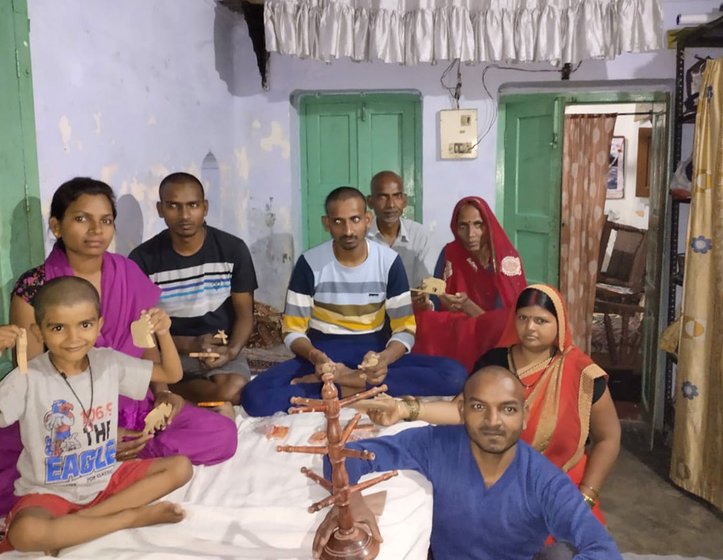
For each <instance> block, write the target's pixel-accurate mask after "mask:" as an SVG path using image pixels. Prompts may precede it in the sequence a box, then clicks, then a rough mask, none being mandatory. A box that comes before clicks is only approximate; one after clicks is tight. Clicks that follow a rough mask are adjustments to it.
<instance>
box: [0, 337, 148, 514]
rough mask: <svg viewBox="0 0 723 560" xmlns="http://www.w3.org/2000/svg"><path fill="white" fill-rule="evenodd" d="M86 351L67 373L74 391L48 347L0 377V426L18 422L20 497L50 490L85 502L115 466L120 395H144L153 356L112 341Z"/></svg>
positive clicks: (73, 500) (133, 396)
mask: <svg viewBox="0 0 723 560" xmlns="http://www.w3.org/2000/svg"><path fill="white" fill-rule="evenodd" d="M88 358H89V359H90V369H87V370H85V371H84V372H83V373H81V374H79V375H72V376H68V378H67V380H68V383H69V384H70V385H71V387H72V388H73V390H74V391H75V395H74V394H73V391H71V389H70V387H68V385H67V384H66V383H65V381H64V380H63V378H62V376H61V375H60V374H59V373H58V372H57V371H56V369H55V368H54V367H53V365H52V364H51V362H50V359H49V357H48V354H47V352H46V353H45V354H41V355H40V356H38V357H37V358H35V359H34V360H31V361H30V363H29V364H28V373H27V374H23V373H20V371H19V370H18V369H14V370H13V371H11V372H10V373H9V374H8V375H7V377H5V379H3V380H2V382H0V426H7V425H9V424H12V423H13V422H15V421H19V422H20V436H21V438H22V442H23V451H22V453H21V454H20V459H19V460H18V470H19V471H20V478H19V479H18V480H17V481H16V482H15V494H17V495H18V496H23V495H25V494H31V493H43V494H48V493H50V494H55V495H57V496H60V497H62V498H64V499H66V500H68V501H70V502H73V503H76V504H86V503H88V502H90V501H91V500H92V499H93V498H95V496H96V495H97V494H98V493H99V492H101V491H102V490H104V489H105V487H106V486H107V485H108V481H109V480H110V477H111V476H112V474H113V472H114V471H115V469H116V467H117V464H116V459H115V451H116V441H117V432H118V395H119V394H122V395H125V396H127V397H130V398H131V399H142V398H143V397H144V396H145V394H146V391H147V390H148V384H149V382H150V379H151V370H152V368H153V363H152V362H150V361H148V360H141V359H138V358H134V357H132V356H128V355H126V354H122V353H120V352H117V351H115V350H112V349H110V348H93V349H91V351H90V352H89V353H88ZM91 371H92V376H93V383H92V393H93V395H92V406H91V373H90V372H91ZM79 399H80V401H79ZM81 403H82V406H81ZM83 408H85V411H86V413H87V415H88V418H87V419H86V418H84V416H85V413H84V412H83ZM84 425H87V426H88V428H87V429H86V430H85V431H84V430H83V427H84Z"/></svg>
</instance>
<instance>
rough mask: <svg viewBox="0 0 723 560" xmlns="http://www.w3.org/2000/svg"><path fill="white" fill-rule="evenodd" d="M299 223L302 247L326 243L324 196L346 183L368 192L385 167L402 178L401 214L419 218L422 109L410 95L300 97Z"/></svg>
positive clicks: (415, 98)
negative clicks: (404, 194)
mask: <svg viewBox="0 0 723 560" xmlns="http://www.w3.org/2000/svg"><path fill="white" fill-rule="evenodd" d="M299 116H300V131H301V158H300V159H301V183H302V205H303V216H302V224H303V227H304V231H303V235H304V248H308V247H313V246H315V245H318V244H319V243H322V242H324V241H326V240H327V239H328V238H329V235H328V233H327V232H326V231H324V229H323V227H322V225H321V216H323V214H324V208H323V205H324V200H325V198H326V195H327V194H328V193H329V192H330V191H331V190H333V189H335V188H336V187H339V186H342V185H349V186H353V187H357V188H358V189H359V190H360V191H362V192H363V193H365V194H368V193H369V182H370V180H371V178H372V176H373V175H374V174H375V173H377V172H378V171H381V170H383V169H390V170H393V171H396V172H398V173H399V174H400V175H402V177H403V178H404V183H405V190H406V192H407V195H408V197H409V204H408V206H407V211H406V212H405V214H406V215H407V216H408V217H411V218H413V219H419V218H420V217H421V182H420V177H421V105H420V97H419V95H417V94H411V93H354V94H321V93H314V94H302V95H301V96H300V98H299Z"/></svg>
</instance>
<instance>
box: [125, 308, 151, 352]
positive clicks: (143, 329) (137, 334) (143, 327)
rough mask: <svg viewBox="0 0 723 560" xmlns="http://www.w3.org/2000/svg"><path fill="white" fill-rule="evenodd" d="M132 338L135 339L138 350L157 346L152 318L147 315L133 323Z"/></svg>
mask: <svg viewBox="0 0 723 560" xmlns="http://www.w3.org/2000/svg"><path fill="white" fill-rule="evenodd" d="M131 337H133V344H135V345H136V346H138V348H153V347H154V346H155V345H156V341H155V340H153V331H152V330H151V321H150V317H149V316H148V315H147V314H146V313H144V314H143V315H141V316H140V318H139V319H138V320H136V321H133V322H132V323H131Z"/></svg>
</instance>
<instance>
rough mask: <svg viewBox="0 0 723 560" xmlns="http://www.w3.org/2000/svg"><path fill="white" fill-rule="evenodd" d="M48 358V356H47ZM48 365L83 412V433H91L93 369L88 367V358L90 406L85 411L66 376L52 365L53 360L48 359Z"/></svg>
mask: <svg viewBox="0 0 723 560" xmlns="http://www.w3.org/2000/svg"><path fill="white" fill-rule="evenodd" d="M48 358H50V356H48ZM50 364H51V365H52V366H53V368H54V369H55V371H57V372H58V373H59V374H60V377H62V378H63V381H65V384H66V385H67V386H68V389H70V391H71V392H72V393H73V396H74V397H75V399H76V400H77V401H78V404H79V405H80V408H81V410H82V411H83V432H84V433H86V434H89V433H90V432H91V431H93V421H92V420H91V419H90V413H91V412H92V411H93V396H94V392H93V369H92V368H91V367H90V358H88V375H90V406H89V407H88V410H86V409H85V406H84V405H83V401H81V400H80V397H79V396H78V393H76V392H75V389H73V386H72V385H71V384H70V381H68V376H67V375H65V372H63V371H60V370H59V369H58V368H57V366H56V365H55V364H54V363H53V360H52V359H50Z"/></svg>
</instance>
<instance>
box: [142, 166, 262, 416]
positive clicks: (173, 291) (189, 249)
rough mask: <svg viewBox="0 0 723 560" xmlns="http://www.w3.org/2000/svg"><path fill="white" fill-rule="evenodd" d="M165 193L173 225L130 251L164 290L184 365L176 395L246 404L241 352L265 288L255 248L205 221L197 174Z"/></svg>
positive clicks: (163, 208) (177, 177) (165, 214)
mask: <svg viewBox="0 0 723 560" xmlns="http://www.w3.org/2000/svg"><path fill="white" fill-rule="evenodd" d="M158 196H159V198H160V201H159V202H158V203H157V205H156V207H157V209H158V215H159V216H160V217H161V218H163V219H164V221H165V222H166V225H167V226H168V229H166V230H164V231H162V232H161V233H159V234H158V235H156V236H155V237H153V238H152V239H149V240H148V241H146V242H144V243H142V244H141V245H139V246H138V247H136V248H135V249H134V250H133V251H132V252H131V254H130V255H128V256H129V258H131V259H132V260H134V261H135V262H136V263H137V264H138V266H139V267H140V268H141V270H143V272H145V273H146V274H147V275H148V276H149V277H150V279H151V280H153V282H155V283H156V284H157V285H158V286H159V287H160V288H161V290H162V294H161V301H160V302H159V304H158V306H159V307H161V308H162V309H163V310H164V311H166V313H168V315H170V316H171V319H172V321H173V324H172V326H171V334H172V335H173V340H174V342H175V343H176V347H177V348H178V353H179V354H180V355H181V362H182V364H183V380H182V381H181V382H180V383H177V384H176V385H174V386H173V392H174V393H177V394H179V395H181V396H183V397H184V398H186V399H188V400H190V401H192V402H201V401H228V402H231V403H233V404H239V402H240V399H241V390H242V388H243V387H244V385H245V384H246V382H247V381H248V378H249V376H250V371H249V366H248V362H247V361H246V358H245V357H244V356H243V355H241V353H240V352H241V349H242V348H243V347H244V346H245V345H246V342H247V341H248V339H249V336H250V335H251V330H252V328H253V308H254V298H253V294H254V290H255V289H256V288H257V286H258V284H257V282H256V272H255V271H254V264H253V262H252V260H251V253H250V252H249V250H248V247H247V246H246V243H244V242H243V240H241V239H239V238H238V237H235V236H233V235H231V234H229V233H226V232H223V231H221V230H218V229H216V228H213V227H211V226H209V225H206V214H207V213H208V201H207V200H206V197H205V193H204V190H203V185H202V184H201V182H200V181H199V180H198V179H197V178H196V177H194V176H193V175H191V174H189V173H172V174H171V175H169V176H167V177H166V178H165V179H163V181H161V185H160V187H159V189H158ZM221 331H223V332H221Z"/></svg>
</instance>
